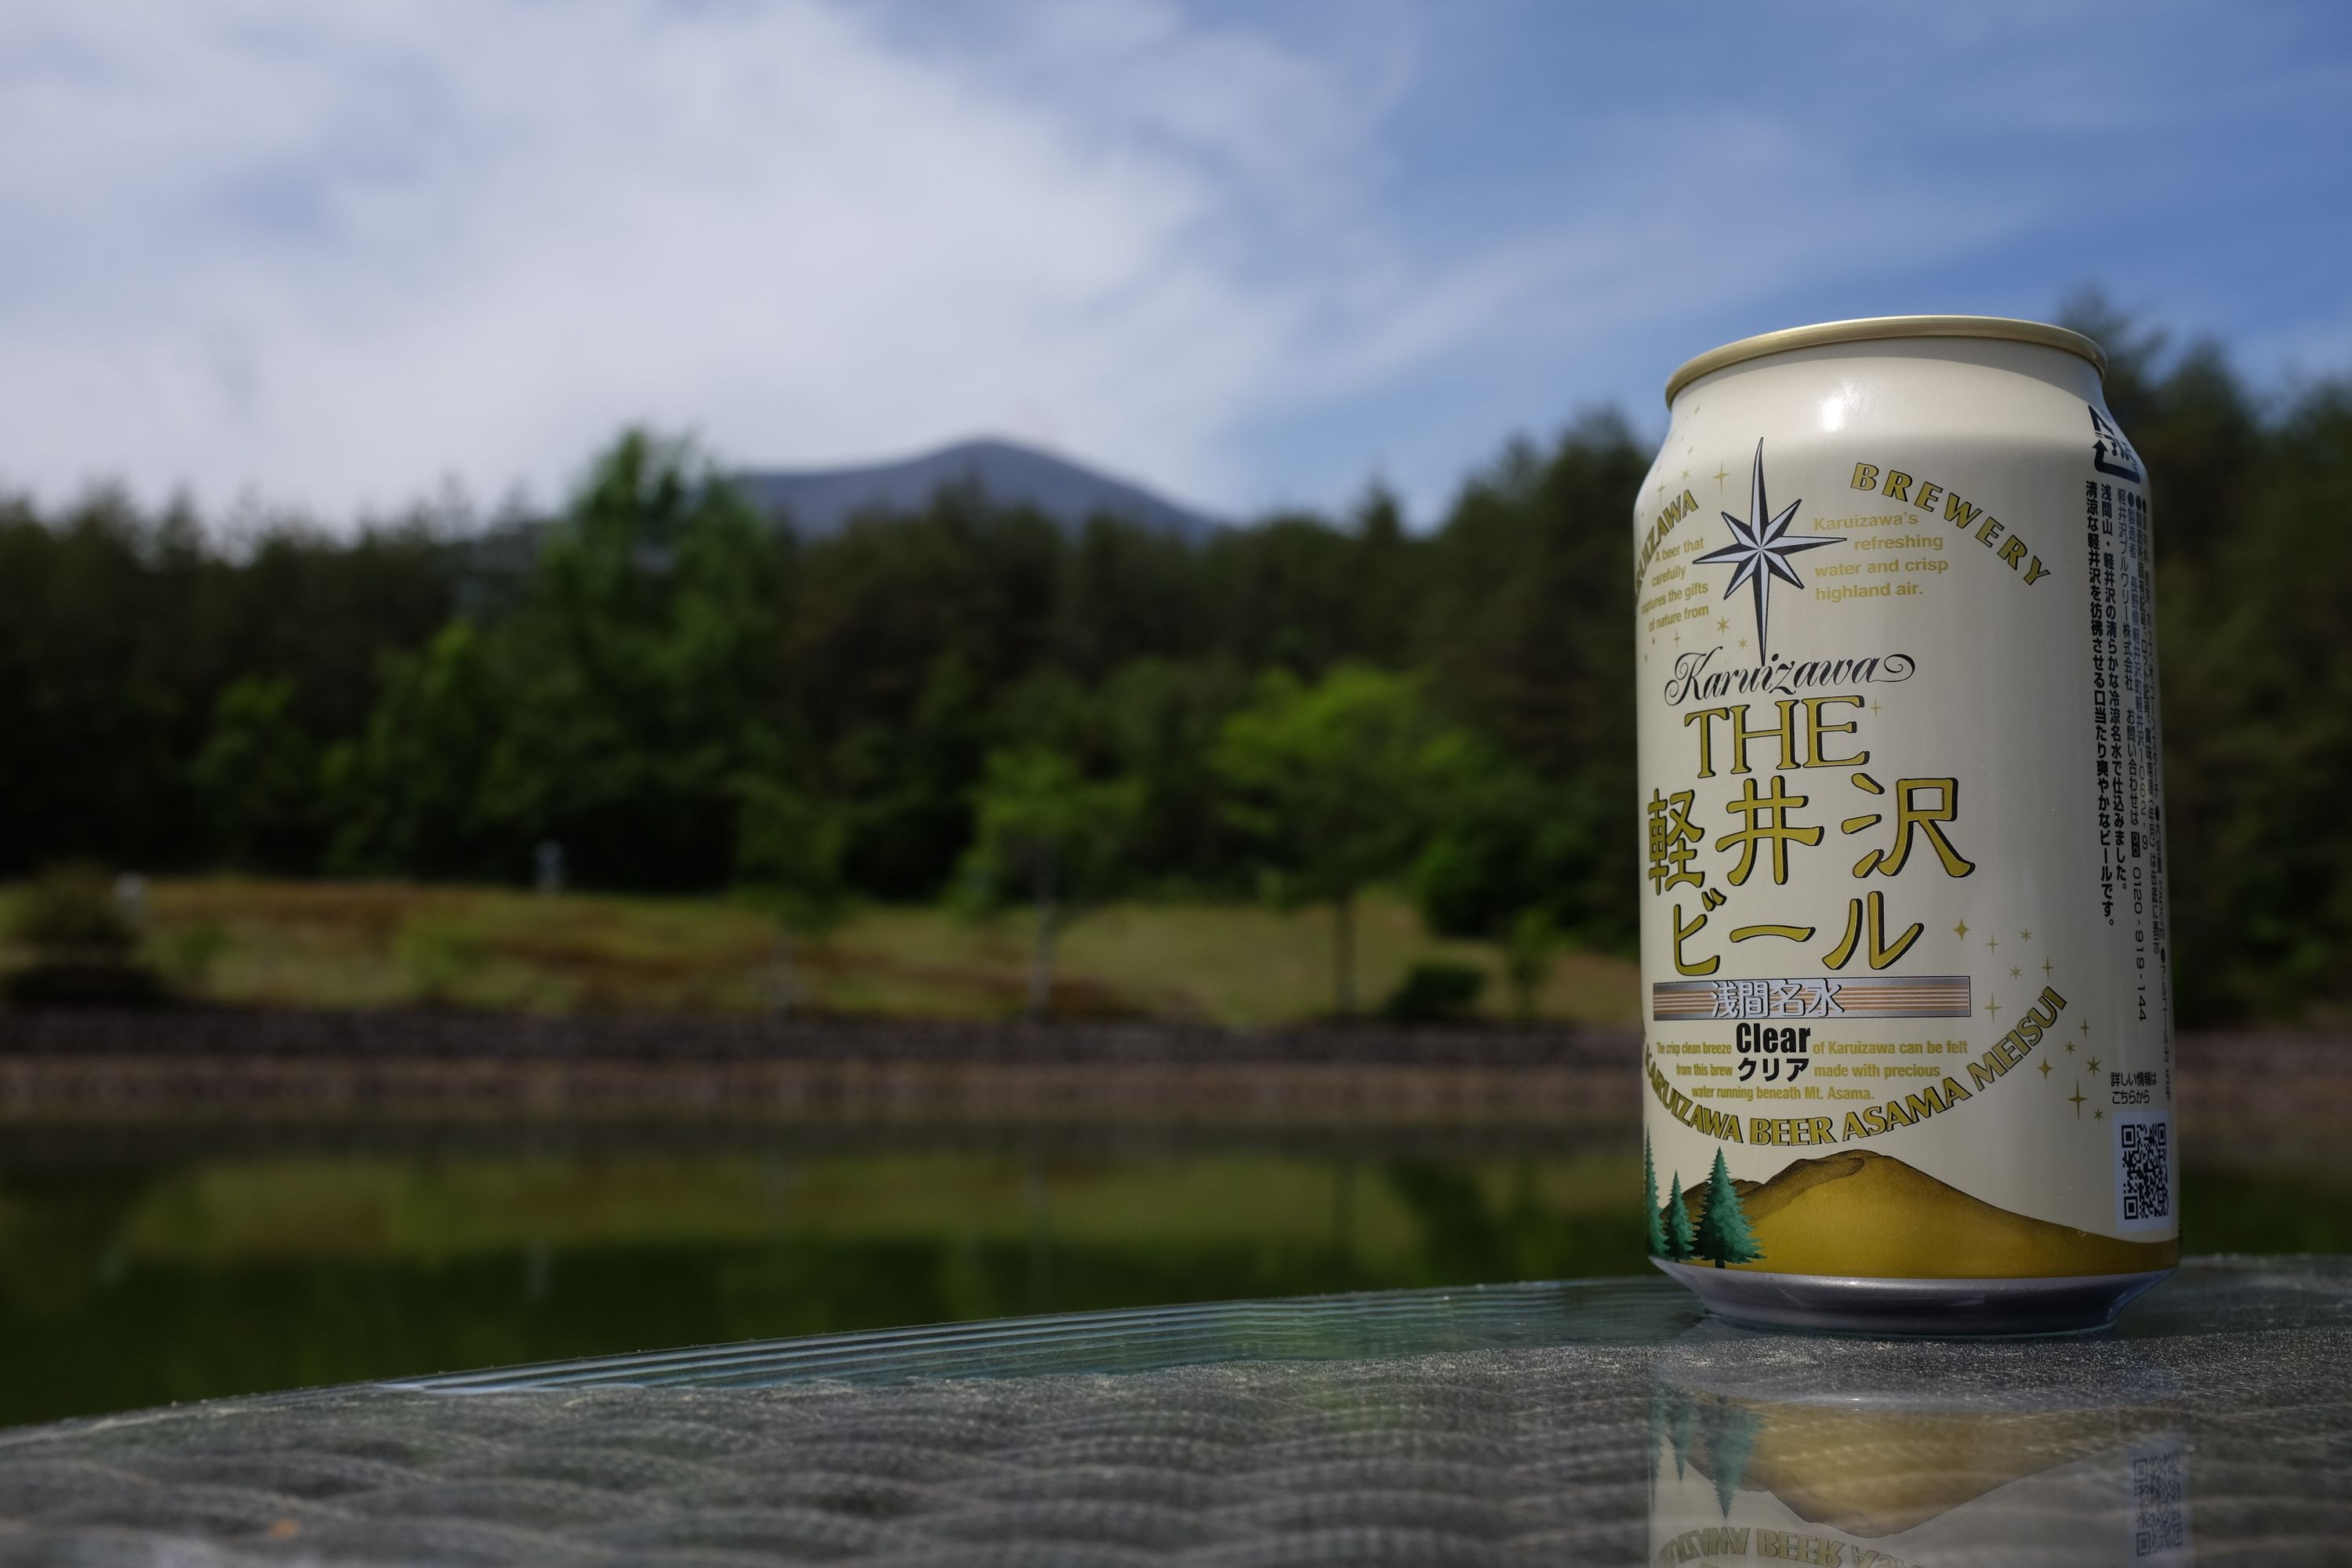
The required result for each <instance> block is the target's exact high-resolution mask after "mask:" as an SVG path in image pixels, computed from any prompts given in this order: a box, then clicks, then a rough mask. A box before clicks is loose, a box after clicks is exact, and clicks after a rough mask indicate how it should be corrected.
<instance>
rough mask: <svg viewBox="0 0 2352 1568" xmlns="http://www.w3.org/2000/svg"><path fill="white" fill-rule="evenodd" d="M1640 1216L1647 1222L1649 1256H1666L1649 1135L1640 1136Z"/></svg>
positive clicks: (1664, 1229) (1662, 1216)
mask: <svg viewBox="0 0 2352 1568" xmlns="http://www.w3.org/2000/svg"><path fill="white" fill-rule="evenodd" d="M1642 1215H1643V1218H1644V1219H1645V1220H1646V1221H1648V1233H1647V1235H1648V1241H1649V1255H1650V1256H1651V1257H1652V1258H1664V1256H1665V1255H1666V1226H1665V1217H1664V1215H1662V1214H1660V1213H1659V1211H1658V1162H1657V1159H1656V1157H1655V1156H1654V1154H1652V1153H1651V1152H1650V1135H1649V1134H1648V1133H1647V1132H1644V1133H1643V1134H1642Z"/></svg>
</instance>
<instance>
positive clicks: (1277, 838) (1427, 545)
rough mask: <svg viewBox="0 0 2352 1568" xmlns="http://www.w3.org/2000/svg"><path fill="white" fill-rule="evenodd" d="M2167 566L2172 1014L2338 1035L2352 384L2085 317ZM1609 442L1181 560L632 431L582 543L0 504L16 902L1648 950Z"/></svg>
mask: <svg viewBox="0 0 2352 1568" xmlns="http://www.w3.org/2000/svg"><path fill="white" fill-rule="evenodd" d="M2073 321H2074V324H2076V325H2078V326H2081V327H2083V328H2084V329H2085V330H2087V331H2092V332H2093V333H2094V334H2095V335H2096V336H2098V337H2099V338H2101V340H2102V341H2103V342H2105V343H2106V345H2107V346H2108V348H2109V350H2110V353H2111V355H2112V356H2113V366H2112V368H2111V371H2110V374H2109V377H2108V398H2109V402H2110V404H2111V405H2113V407H2114V408H2115V410H2116V414H2117V416H2119V418H2120V420H2121V423H2122V425H2123V427H2124V428H2125V430H2126V432H2128V433H2129V434H2130V436H2131V437H2132V438H2133V440H2134V442H2135V444H2136V445H2137V447H2138V448H2139V450H2140V452H2141V454H2142V456H2143V457H2144V458H2146V459H2147V463H2148V464H2149V467H2150V469H2151V472H2152V475H2153V486H2154V491H2155V499H2156V507H2157V522H2158V611H2159V618H2160V629H2159V636H2160V647H2161V651H2162V656H2163V665H2162V668H2163V680H2164V700H2165V713H2166V746H2167V779H2168V790H2169V805H2170V811H2171V832H2170V842H2171V861H2172V878H2173V885H2174V889H2175V898H2174V912H2175V924H2174V931H2175V964H2174V970H2175V975H2176V987H2177V990H2178V994H2179V1004H2180V1007H2181V1011H2182V1013H2183V1015H2184V1016H2186V1017H2187V1018H2188V1019H2189V1020H2190V1021H2196V1022H2211V1021H2217V1020H2224V1019H2231V1018H2240V1017H2279V1016H2310V1015H2314V1014H2321V1015H2324V1014H2326V1013H2327V1012H2328V1011H2329V1010H2330V1009H2334V1008H2336V1007H2339V1006H2341V1005H2344V1004H2345V1003H2347V1002H2352V979H2347V973H2352V972H2347V966H2346V965H2344V964H2343V963H2340V962H2339V955H2340V954H2342V953H2343V952H2345V951H2346V943H2347V938H2352V815H2347V813H2345V812H2342V811H2339V810H2337V809H2336V805H2337V797H2336V787H2337V785H2338V784H2339V782H2340V781H2341V780H2342V779H2343V778H2344V777H2345V774H2346V770H2347V765H2352V702H2347V697H2352V653H2347V649H2346V647H2345V644H2344V640H2343V638H2342V637H2340V636H2339V635H2338V633H2337V627H2338V625H2339V621H2340V611H2339V605H2341V604H2342V603H2343V602H2344V601H2345V598H2346V595H2347V590H2352V545H2347V542H2346V541H2345V539H2344V537H2343V531H2342V530H2341V527H2340V524H2339V523H2338V521H2337V520H2338V519H2339V518H2340V517H2341V516H2343V515H2345V514H2346V512H2347V502H2352V395H2347V388H2346V386H2345V385H2344V384H2342V383H2340V382H2325V383H2318V384H2309V385H2304V386H2300V387H2295V388H2291V389H2289V390H2287V391H2285V392H2284V393H2280V394H2277V395H2270V396H2258V395H2255V394H2254V393H2253V392H2252V390H2250V389H2249V388H2248V387H2247V386H2246V384H2244V383H2243V382H2242V380H2241V379H2240V378H2239V377H2238V376H2236V375H2235V374H2233V373H2232V372H2231V368H2230V367H2229V364H2228V363H2227V361H2226V358H2225V356H2224V355H2223V354H2222V353H2221V350H2220V349H2219V348H2218V347H2217V346H2215V345H2213V344H2210V343H2198V344H2192V345H2190V346H2189V347H2188V348H2186V349H2185V350H2180V351H2178V352H2176V351H2174V350H2172V349H2170V348H2169V347H2168V344H2167V343H2166V342H2165V341H2164V340H2163V339H2162V337H2161V336H2160V335H2158V334H2157V333H2154V332H2151V331H2145V330H2143V329H2141V328H2139V327H2137V326H2136V325H2135V324H2134V323H2132V322H2130V321H2126V320H2123V319H2121V318H2119V317H2117V316H2116V315H2115V314H2114V313H2113V312H2112V311H2110V310H2106V309H2105V308H2104V307H2103V306H2101V305H2099V304H2098V303H2097V302H2096V301H2087V302H2085V303H2084V304H2083V305H2082V306H2081V307H2080V308H2079V309H2078V310H2075V311H2074V316H2073ZM1648 458H1649V453H1648V451H1647V450H1646V449H1645V448H1644V447H1643V444H1642V443H1641V442H1640V441H1639V440H1638V439H1637V438H1636V437H1635V435H1634V433H1633V430H1632V428H1631V427H1630V426H1629V425H1628V424H1627V423H1626V422H1625V421H1624V420H1623V419H1622V418H1621V417H1619V416H1613V415H1597V416H1590V417H1587V418H1585V419H1583V420H1581V421H1580V422H1579V423H1577V424H1576V425H1574V426H1572V427H1570V429H1568V430H1567V431H1566V432H1564V433H1563V434H1561V435H1560V436H1559V437H1557V438H1556V439H1554V440H1552V441H1550V442H1549V443H1548V444H1542V445H1538V444H1536V443H1532V442H1528V441H1517V442H1513V443H1511V444H1509V445H1508V446H1507V447H1505V448H1504V449H1503V450H1502V451H1501V453H1500V454H1499V455H1498V456H1497V457H1496V458H1495V459H1494V460H1493V461H1492V462H1491V463H1490V464H1488V465H1487V466H1486V468H1484V469H1483V470H1481V471H1479V472H1477V473H1475V474H1474V475H1473V476H1471V477H1470V478H1469V479H1468V480H1467V481H1466V482H1465V484H1464V485H1463V487H1462V488H1461V490H1460V492H1459V493H1458V495H1457V496H1456V497H1455V499H1454V501H1453V502H1452V504H1451V505H1450V507H1449V508H1448V509H1447V510H1446V511H1445V513H1444V516H1443V517H1442V518H1441V519H1439V520H1438V521H1437V522H1436V525H1435V526H1434V527H1433V528H1431V529H1429V530H1427V531H1408V530H1407V529H1406V528H1405V527H1404V526H1403V521H1402V517H1401V516H1400V513H1399V509H1398V507H1397V505H1396V503H1395V501H1394V500H1392V499H1391V497H1389V496H1388V495H1386V494H1385V493H1383V492H1381V490H1379V489H1372V490H1370V491H1368V492H1367V493H1366V495H1365V496H1364V497H1363V499H1362V500H1360V502H1359V503H1358V504H1357V505H1356V506H1355V507H1353V508H1352V509H1350V510H1349V511H1348V512H1347V513H1346V514H1345V515H1342V516H1338V517H1321V516H1313V515H1303V514H1302V515H1286V516H1279V517H1276V518H1273V519H1270V520H1267V521H1264V522H1261V523H1259V524H1257V525H1255V526H1253V527H1249V528H1240V529H1232V530H1225V531H1219V532H1217V533H1215V534H1214V535H1213V536H1211V537H1208V538H1206V539H1203V540H1200V541H1197V542H1188V541H1185V540H1181V539H1179V538H1175V537H1171V536H1169V535H1166V534H1162V533H1155V532H1152V531H1147V530H1144V529H1141V528H1138V527H1134V526H1130V525H1128V524H1125V523H1122V522H1120V521H1115V520H1112V519H1108V518H1098V519H1096V520H1094V521H1090V522H1088V523H1087V524H1086V525H1085V526H1084V527H1082V528H1078V529H1075V530H1070V529H1065V528H1063V527H1061V526H1059V525H1057V524H1056V523H1055V522H1054V521H1051V520H1049V519H1047V518H1045V517H1042V516H1039V515H1036V514H1035V513H1033V512H1029V511H1025V510H1022V509H1019V508H1010V507H1004V506H1000V505H996V504H994V503H992V501H991V500H990V499H989V498H987V497H985V496H982V495H980V494H977V493H974V492H971V491H970V490H956V489H950V490H947V491H943V492H942V493H941V494H940V495H939V496H938V497H936V498H935V499H934V500H932V501H931V502H930V504H929V505H928V506H927V507H925V508H924V509H922V510H919V511H917V512H913V513H911V514H907V515H898V516H875V517H867V518H864V519H860V520H858V521H855V522H854V523H852V524H851V525H850V526H849V527H848V528H846V529H845V531H842V532H841V533H839V534H837V535H835V536H832V537H827V538H822V539H801V538H798V537H796V536H795V535H793V533H792V532H791V531H789V530H787V529H780V528H778V527H777V526H775V525H774V523H773V521H772V520H770V519H767V518H764V517H761V516H760V515H758V514H756V513H755V512H753V511H752V510H751V509H750V508H749V507H748V506H747V505H746V504H745V502H744V501H743V500H741V499H740V497H739V496H737V495H736V494H735V493H734V492H733V491H732V490H731V489H729V487H728V486H727V484H726V483H725V481H724V479H723V476H722V475H721V474H720V472H719V470H718V469H717V468H715V467H714V466H713V465H712V464H711V463H710V462H709V459H708V458H706V457H705V456H703V455H702V454H700V453H698V451H697V450H696V449H695V448H694V447H692V446H691V445H689V444H688V443H685V442H682V441H678V440H675V439H670V438H666V437H658V436H655V435H650V434H647V433H644V432H632V433H628V434H626V435H625V436H623V437H620V438H619V439H617V440H616V441H615V442H614V444H613V445H612V446H611V447H608V448H607V449H606V450H605V451H604V453H602V454H601V455H600V456H599V457H597V458H596V459H595V460H594V462H593V465H592V466H591V468H590V470H589V472H588V474H587V476H586V478H585V479H584V480H583V482H582V484H581V485H580V486H579V488H578V489H577V491H576V493H575V494H574V495H573V496H572V499H571V500H570V501H569V502H568V503H567V504H566V505H565V506H564V507H562V509H561V510H559V511H557V512H555V513H554V514H552V515H550V516H546V517H543V518H538V519H534V520H530V521H529V522H528V523H527V524H523V525H513V524H510V525H508V526H505V527H503V528H501V529H498V530H493V531H489V532H487V533H484V532H482V531H474V530H469V529H465V528H460V527H457V526H456V525H454V524H453V522H452V521H451V520H450V519H449V518H448V517H446V516H445V515H441V514H438V513H436V512H435V511H433V510H430V509H425V510H419V511H417V512H416V513H414V514H412V515H409V516H406V517H403V518H399V519H394V520H392V521H383V522H377V523H373V524H370V525H368V526H365V527H362V528H359V529H357V530H355V531H326V530H321V529H318V528H314V527H308V526H304V525H302V524H300V523H299V522H297V521H283V522H276V523H268V524H264V525H260V526H258V527H254V528H248V529H247V530H245V531H242V532H238V533H232V532H230V531H226V530H222V529H219V528H216V527H208V526H206V525H205V524H204V523H203V522H202V521H200V520H199V519H198V518H197V517H196V516H195V515H194V511H193V510H192V509H191V508H189V507H188V506H186V505H184V504H179V505H173V506H168V507H165V508H163V509H162V510H160V511H148V510H142V509H140V508H139V507H137V506H135V505H133V504H132V503H131V501H129V500H127V499H125V498H124V497H123V496H122V495H121V494H120V493H116V492H110V491H98V492H94V493H92V494H89V495H88V496H86V497H84V498H82V499H80V500H77V501H75V502H73V503H71V504H68V505H64V506H60V507H57V508H53V509H47V510H45V509H43V508H41V507H39V506H37V505H36V504H34V503H33V502H32V501H31V500H26V499H24V498H21V497H19V498H16V499H13V500H5V501H0V735H5V737H6V743H5V748H0V756H5V762H0V873H5V874H8V875H21V874H24V873H26V872H29V871H33V870H36V869H37V868H41V867H42V866H45V865H47V864H52V863H56V862H60V861H65V860H71V859H83V860H94V861H100V862H104V863H106V864H109V865H111V866H116V867H131V868H139V869H142V870H148V871H163V870H184V869H194V868H219V867H229V868H242V869H248V870H252V871H257V872H267V873H272V874H281V875H336V876H360V875H370V876H374V875H383V876H399V877H413V878H425V879H474V880H488V881H508V882H512V881H523V880H528V879H530V876H531V875H532V870H533V867H534V863H535V858H536V857H537V856H539V855H540V854H541V847H542V846H546V845H560V846H561V847H562V858H563V861H564V864H565V865H566V867H567V868H568V869H569V872H570V875H571V876H572V879H575V880H577V881H579V882H581V883H583V884H586V885H593V886H598V887H604V888H612V889H646V890H677V891H684V890H708V889H737V890H739V891H740V892H742V893H744V894H745V895H746V896H749V897H753V898H757V899H760V900H762V901H764V902H765V903H767V904H768V905H769V906H770V907H771V908H772V909H773V910H775V911H776V913H777V914H778V916H779V919H780V921H781V922H782V929H784V930H785V931H789V932H794V933H799V934H802V935H805V934H809V933H813V932H815V931H821V930H822V929H823V928H824V926H825V925H827V924H829V923H830V922H831V921H833V920H835V919H837V918H838V916H839V914H840V912H841V911H842V910H844V909H845V908H846V907H848V905H849V903H850V902H851V901H852V900H856V899H872V900H930V899H940V898H951V899H957V900H971V901H972V902H975V903H989V902H1003V901H1018V902H1021V903H1023V904H1025V905H1027V906H1029V907H1030V908H1032V909H1033V910H1034V911H1035V912H1036V916H1037V920H1036V927H1035V929H1036V932H1037V940H1038V944H1039V957H1040V969H1041V972H1043V973H1050V960H1051V953H1052V944H1053V942H1054V941H1055V938H1056V936H1057V934H1058V932H1059V931H1060V930H1061V929H1062V928H1063V927H1065V926H1066V924H1067V922H1068V921H1070V920H1071V919H1074V918H1076V917H1077V915H1078V914H1079V913H1081V912H1082V911H1083V910H1085V909H1086V908H1087V907H1088V906H1089V905H1090V904H1092V903H1094V902H1097V901H1099V900H1103V899H1106V898H1109V897H1112V896H1129V895H1142V896H1153V895H1166V896H1176V895H1185V896H1217V897H1265V898H1268V899H1273V900H1286V901H1318V902H1324V903H1328V904H1329V905H1330V906H1331V908H1332V909H1333V911H1334V914H1335V917H1336V918H1335V922H1334V932H1335V954H1334V984H1335V998H1334V1000H1335V1005H1336V1006H1339V1007H1340V1008H1342V1009H1343V1010H1344V1009H1346V1008H1348V1007H1349V1006H1351V1005H1353V1001H1354V999H1353V997H1352V996H1351V995H1350V994H1349V963H1348V959H1347V951H1346V945H1345V944H1346V942H1347V933H1348V931H1349V924H1348V919H1347V917H1348V913H1349V909H1350V907H1351V904H1352V901H1353V900H1354V899H1355V898H1356V897H1357V895H1358V894H1359V893H1360V891H1361V890H1362V889H1364V888H1365V887H1366V886H1368V885H1370V884H1373V883H1384V884H1391V885H1398V886H1402V887H1404V888H1406V889H1409V890H1410V891H1411V892H1412V895H1413V896H1414V897H1415V899H1416V900H1417V901H1418V902H1419V903H1420V905H1421V907H1422V909H1423V911H1424V913H1425V914H1426V916H1427V917H1428V919H1429V920H1430V921H1431V922H1432V924H1433V926H1434V927H1436V928H1437V929H1439V930H1441V931H1447V932H1454V933H1462V934H1474V935H1486V936H1495V937H1499V938H1504V939H1507V940H1509V939H1512V938H1516V939H1517V941H1516V943H1515V947H1516V949H1517V951H1519V952H1523V953H1525V954H1528V955H1529V958H1530V962H1532V958H1533V956H1534V955H1537V954H1539V953H1540V952H1541V951H1542V950H1543V948H1544V947H1545V945H1546V944H1547V943H1549V942H1554V941H1558V940H1571V941H1575V942H1581V943H1585V944H1588V945H1591V946H1597V947H1602V948H1613V949H1625V948H1628V947H1629V946H1630V944H1631V942H1632V940H1633V920H1634V913H1635V908H1636V905H1635V892H1636V889H1637V879H1638V870H1639V867H1638V865H1637V862H1636V859H1635V848H1636V847H1635V836H1636V833H1637V831H1638V828H1639V814H1638V809H1637V807H1636V805H1634V801H1635V787H1634V777H1633V707H1632V683H1633V637H1632V624H1633V608H1632V603H1631V599H1632V589H1633V583H1632V541H1631V533H1632V528H1631V523H1630V521H1629V520H1630V516H1631V510H1632V506H1633V497H1634V492H1635V490H1636V489H1637V487H1638V485H1639V483H1640V480H1641V479H1642V476H1643V472H1644V471H1645V469H1646V468H1647V465H1648Z"/></svg>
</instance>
